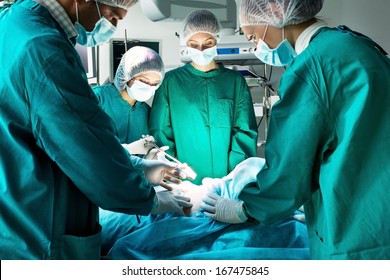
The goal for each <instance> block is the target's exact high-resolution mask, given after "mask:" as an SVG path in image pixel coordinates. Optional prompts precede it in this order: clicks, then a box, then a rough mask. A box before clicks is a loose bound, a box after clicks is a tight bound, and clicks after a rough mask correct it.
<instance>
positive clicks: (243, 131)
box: [150, 64, 257, 184]
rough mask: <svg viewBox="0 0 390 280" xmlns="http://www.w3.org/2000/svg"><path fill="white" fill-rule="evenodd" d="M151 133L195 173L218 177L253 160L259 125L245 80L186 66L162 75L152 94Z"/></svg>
mask: <svg viewBox="0 0 390 280" xmlns="http://www.w3.org/2000/svg"><path fill="white" fill-rule="evenodd" d="M150 130H151V133H152V135H153V136H154V137H155V139H156V141H157V142H158V143H159V144H160V145H166V146H169V150H168V152H169V153H171V155H173V156H175V157H177V158H178V159H179V160H180V161H181V162H183V163H187V164H189V165H190V166H191V167H192V168H193V169H194V171H195V172H196V173H197V174H198V176H197V178H196V179H195V180H194V181H193V182H194V183H195V184H201V182H202V179H203V178H205V177H212V178H221V177H223V176H225V175H227V174H228V173H229V172H230V171H231V170H233V169H234V167H235V166H236V165H237V164H238V163H240V162H241V161H243V160H244V159H246V158H248V157H252V156H256V144H257V127H256V118H255V114H254V109H253V104H252V97H251V94H250V92H249V88H248V86H247V84H246V81H245V79H244V77H243V76H242V75H241V74H239V73H238V72H236V71H233V70H230V69H227V68H225V67H224V66H223V65H219V68H218V69H216V70H212V71H209V72H202V71H199V70H197V69H196V68H194V67H193V66H192V65H191V64H186V65H184V66H182V67H179V68H177V69H174V70H171V71H169V72H168V73H166V75H165V78H164V81H163V82H162V84H161V86H160V87H159V89H158V90H157V91H156V94H155V97H154V100H153V104H152V110H151V115H150Z"/></svg>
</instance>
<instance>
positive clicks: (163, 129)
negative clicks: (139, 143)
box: [149, 75, 176, 157]
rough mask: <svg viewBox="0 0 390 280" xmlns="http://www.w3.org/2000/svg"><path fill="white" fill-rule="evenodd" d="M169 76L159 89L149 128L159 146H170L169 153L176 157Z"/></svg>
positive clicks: (154, 101)
mask: <svg viewBox="0 0 390 280" xmlns="http://www.w3.org/2000/svg"><path fill="white" fill-rule="evenodd" d="M167 80H169V76H168V75H166V77H165V79H164V81H163V82H162V84H161V86H160V87H159V88H158V89H157V91H156V93H155V95H154V99H153V104H152V108H151V111H150V118H149V126H150V133H151V134H152V136H153V137H154V138H155V139H156V142H157V144H158V145H159V146H160V147H161V146H168V147H169V150H168V151H167V152H168V153H169V154H170V155H172V156H174V157H176V146H175V141H174V137H173V130H172V124H171V116H170V108H169V100H168V82H167Z"/></svg>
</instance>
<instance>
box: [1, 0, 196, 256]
mask: <svg viewBox="0 0 390 280" xmlns="http://www.w3.org/2000/svg"><path fill="white" fill-rule="evenodd" d="M136 2H137V1H133V0H98V1H84V0H77V1H73V0H58V1H55V0H45V1H43V0H35V1H32V0H19V1H16V2H15V4H13V5H11V7H7V8H4V9H3V10H1V12H0V49H1V54H0V64H1V65H2V66H1V71H0V139H1V141H0V155H1V156H0V193H1V194H0V259H3V260H4V259H99V258H100V240H101V238H100V235H101V226H100V225H99V222H98V221H99V219H98V218H99V217H98V206H100V207H102V208H104V209H108V210H112V211H118V212H123V213H129V214H141V215H147V214H149V213H156V214H159V213H167V212H177V213H179V214H182V215H183V214H184V213H183V209H182V207H190V206H191V204H190V203H188V200H187V199H186V198H182V197H175V196H173V195H172V194H171V193H170V192H168V191H163V192H160V193H158V194H156V192H155V191H154V188H153V187H152V185H151V184H150V183H149V182H148V181H147V180H146V178H149V181H151V182H153V180H152V178H153V177H154V176H152V175H156V177H155V180H156V181H154V182H153V183H156V182H158V181H161V180H162V177H163V176H164V174H166V172H169V171H171V170H173V169H174V168H175V167H173V166H172V165H170V164H168V163H165V162H163V161H159V160H153V161H152V160H143V159H140V158H137V157H135V156H130V155H129V153H128V152H127V151H126V150H125V149H124V148H123V147H122V145H121V144H120V142H119V141H118V138H117V137H116V136H115V133H116V130H115V126H114V124H113V122H112V120H111V118H110V117H109V116H108V115H107V114H106V113H105V112H104V111H103V110H102V109H101V108H100V107H99V103H98V100H97V98H96V96H95V95H94V93H93V91H92V89H91V88H90V87H89V85H88V81H87V77H86V74H85V71H84V69H83V66H82V62H81V60H80V57H79V56H78V54H77V52H76V50H75V48H74V44H75V42H76V40H77V42H79V43H80V44H82V45H85V46H96V45H99V44H102V43H104V42H107V41H108V39H109V38H110V37H111V36H112V34H113V33H114V31H115V29H116V25H117V23H118V21H119V20H121V19H123V18H124V17H125V16H126V14H127V9H128V8H130V7H131V6H132V5H134V4H135V3H136Z"/></svg>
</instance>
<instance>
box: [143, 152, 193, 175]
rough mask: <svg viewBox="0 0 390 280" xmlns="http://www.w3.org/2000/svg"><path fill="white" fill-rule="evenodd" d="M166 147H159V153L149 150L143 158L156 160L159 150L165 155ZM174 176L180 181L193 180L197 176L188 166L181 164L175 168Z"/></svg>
mask: <svg viewBox="0 0 390 280" xmlns="http://www.w3.org/2000/svg"><path fill="white" fill-rule="evenodd" d="M168 149H169V147H168V146H162V147H160V151H159V150H158V149H156V148H154V149H151V150H150V151H149V153H148V154H147V155H146V156H145V157H144V158H145V159H156V158H157V155H159V153H160V152H161V150H162V151H163V152H164V153H165V151H166V150H168ZM176 171H177V172H176V173H177V175H176V176H179V177H180V178H182V179H189V180H194V179H195V178H196V176H197V174H196V173H195V172H194V171H193V170H192V168H191V167H189V166H188V164H186V163H183V164H179V165H178V166H177V168H176Z"/></svg>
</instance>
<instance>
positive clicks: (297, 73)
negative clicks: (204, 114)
mask: <svg viewBox="0 0 390 280" xmlns="http://www.w3.org/2000/svg"><path fill="white" fill-rule="evenodd" d="M279 94H280V97H281V99H280V101H279V102H278V103H276V104H275V105H274V107H273V109H272V112H271V118H270V126H269V134H268V138H267V142H266V146H265V157H266V165H265V167H264V168H263V169H262V170H261V171H260V172H259V174H258V176H257V179H258V184H251V185H248V186H247V187H246V188H245V189H244V191H243V192H242V193H241V194H240V196H239V197H240V198H241V199H242V200H244V202H245V207H246V210H247V212H248V213H249V214H250V215H251V216H253V217H255V218H256V219H257V220H259V221H260V222H263V223H272V222H275V221H277V220H279V219H281V218H283V217H286V216H287V215H290V214H291V212H292V211H294V210H295V209H297V208H298V207H299V206H301V205H302V204H304V205H305V214H306V221H307V227H308V233H309V238H310V244H311V246H310V247H311V248H310V250H311V254H312V257H313V258H314V259H390V223H389V222H388V221H389V220H390V212H389V210H388V205H389V201H390V191H389V182H390V122H389V120H390V110H389V109H390V59H389V58H388V57H387V56H385V55H384V54H383V53H381V52H380V51H379V49H377V48H376V47H375V46H374V42H373V41H372V40H370V39H369V38H367V37H363V36H359V35H358V34H354V33H352V32H350V31H348V30H347V29H346V28H340V29H331V28H322V29H320V30H319V31H318V32H317V33H316V34H315V35H314V36H313V37H312V40H311V42H310V44H309V46H308V47H307V49H305V50H304V51H303V52H302V53H301V54H300V55H298V56H297V57H296V58H295V59H294V61H293V62H292V63H291V65H290V66H289V67H288V68H287V69H286V71H285V73H284V75H283V76H282V79H281V81H280V87H279Z"/></svg>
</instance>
